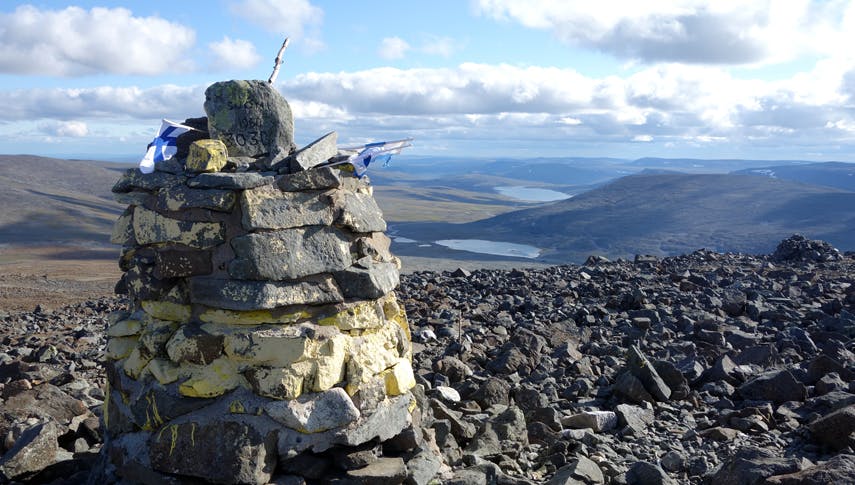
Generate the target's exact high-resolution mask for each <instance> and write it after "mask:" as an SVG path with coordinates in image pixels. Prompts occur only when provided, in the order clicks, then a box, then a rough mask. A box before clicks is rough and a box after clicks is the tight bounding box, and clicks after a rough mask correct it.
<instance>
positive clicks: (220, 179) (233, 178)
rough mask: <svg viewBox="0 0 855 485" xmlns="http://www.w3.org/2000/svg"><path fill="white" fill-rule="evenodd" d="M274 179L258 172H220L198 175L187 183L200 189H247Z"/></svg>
mask: <svg viewBox="0 0 855 485" xmlns="http://www.w3.org/2000/svg"><path fill="white" fill-rule="evenodd" d="M274 180H275V179H274V177H273V176H270V175H264V174H261V173H258V172H241V173H223V172H218V173H201V174H199V175H196V176H195V177H193V178H191V179H190V180H188V181H187V185H188V186H190V187H196V188H200V189H226V190H245V189H254V188H256V187H261V186H263V185H269V184H272V183H273V182H274Z"/></svg>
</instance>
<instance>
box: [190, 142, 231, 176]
mask: <svg viewBox="0 0 855 485" xmlns="http://www.w3.org/2000/svg"><path fill="white" fill-rule="evenodd" d="M228 157H229V153H228V149H227V148H226V145H225V143H223V142H222V141H220V140H210V139H208V140H196V141H194V142H193V143H192V144H191V145H190V153H189V154H188V155H187V162H186V164H185V167H186V169H187V170H188V171H191V172H219V171H220V170H222V169H223V167H225V166H226V161H228Z"/></svg>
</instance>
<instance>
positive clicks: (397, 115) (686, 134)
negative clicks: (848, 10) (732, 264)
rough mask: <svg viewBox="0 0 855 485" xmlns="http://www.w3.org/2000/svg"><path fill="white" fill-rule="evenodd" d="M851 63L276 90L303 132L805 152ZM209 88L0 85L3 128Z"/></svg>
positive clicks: (822, 146) (345, 76)
mask: <svg viewBox="0 0 855 485" xmlns="http://www.w3.org/2000/svg"><path fill="white" fill-rule="evenodd" d="M853 64H855V61H853ZM853 68H855V65H849V66H845V65H840V66H837V67H835V68H834V69H831V68H830V67H829V66H827V65H824V64H823V63H819V64H817V66H816V68H815V69H814V70H813V71H809V72H803V73H799V74H797V75H795V76H791V77H790V78H789V79H783V80H777V81H765V80H758V79H753V80H752V79H748V80H746V79H740V78H738V77H734V76H733V75H732V74H730V73H729V72H728V71H727V70H726V69H724V68H720V67H711V66H699V65H682V64H657V65H654V66H649V67H646V68H643V69H640V70H638V71H637V72H632V73H627V74H625V75H624V76H622V77H621V76H615V75H612V76H606V77H590V76H585V75H582V74H580V73H578V72H576V71H575V70H573V69H561V68H554V67H548V68H547V67H537V66H527V67H524V66H511V65H504V64H499V65H490V64H474V63H465V64H461V65H459V66H457V67H452V68H441V69H440V68H437V69H432V68H431V69H428V68H419V69H394V68H388V67H387V68H377V69H370V70H364V71H356V72H337V73H328V72H326V73H314V72H309V73H304V74H300V75H297V76H295V77H294V78H291V79H288V80H286V81H283V82H281V83H279V84H278V87H279V88H281V91H282V92H283V93H285V95H286V97H287V99H288V101H289V103H290V104H291V106H292V109H293V112H294V115H295V119H296V122H297V123H296V125H297V130H296V131H297V133H296V135H297V138H298V140H300V141H301V142H308V141H311V140H312V139H314V138H317V137H318V136H320V135H322V134H323V133H325V132H327V131H330V130H338V131H339V132H341V133H342V134H343V135H344V136H350V137H354V138H366V139H371V138H373V139H384V138H390V137H401V138H403V137H404V136H416V137H417V138H418V139H419V140H420V142H423V143H425V145H420V146H437V147H439V146H449V145H453V146H456V147H458V149H460V150H466V149H477V148H475V147H472V144H475V143H481V144H483V145H484V146H489V147H492V148H491V149H496V150H498V149H500V147H501V149H503V150H505V149H506V150H513V152H511V151H508V153H517V154H519V150H518V149H517V148H520V149H523V148H526V147H529V148H526V149H531V150H534V148H531V147H536V146H538V145H537V144H538V143H539V142H541V141H543V142H544V143H542V144H540V145H539V146H540V147H559V146H565V147H566V146H569V145H572V146H573V147H580V146H586V144H587V145H588V146H591V147H592V148H591V151H599V152H600V155H601V154H602V153H601V152H602V150H603V147H604V146H608V145H606V144H611V143H614V144H620V143H623V144H626V145H627V146H629V145H632V146H634V147H636V149H641V148H640V147H642V146H645V147H651V148H649V150H654V149H656V148H657V147H658V148H659V149H665V148H667V147H703V146H709V145H710V144H715V145H716V146H719V147H727V148H728V149H731V148H733V147H739V146H743V145H744V146H751V147H768V149H769V150H773V151H774V150H778V151H781V150H783V149H784V148H783V147H789V148H792V149H793V150H798V147H800V146H804V147H811V149H810V150H809V151H810V152H811V153H814V152H818V151H820V150H823V151H824V150H826V147H831V146H840V145H842V144H845V143H851V142H852V139H853V136H855V128H853V127H855V111H853V109H852V105H851V103H849V102H848V99H849V98H848V96H849V93H848V92H847V91H846V90H847V89H848V88H847V86H848V84H847V79H848V76H850V74H849V73H851V72H852V71H853ZM204 90H205V86H203V85H202V86H190V87H180V86H169V85H164V86H156V87H152V88H146V89H142V88H137V87H108V86H102V87H97V88H86V89H44V88H40V89H25V90H17V91H9V92H0V105H3V106H4V107H5V109H4V110H2V111H0V125H2V124H3V123H4V122H5V123H6V124H7V125H13V124H14V123H13V122H15V121H19V120H32V119H35V120H55V121H57V122H67V123H68V124H66V125H60V124H55V125H44V128H43V130H44V129H53V130H54V131H55V132H56V133H58V132H59V130H60V128H61V127H62V129H64V130H65V133H66V134H67V135H70V134H73V133H74V131H73V127H74V126H75V125H73V124H71V123H73V122H84V123H87V124H88V125H89V126H96V124H97V123H101V124H103V123H110V122H112V120H128V119H130V120H146V122H148V120H156V119H159V118H161V117H166V118H170V119H177V120H180V119H182V118H183V117H189V116H199V115H201V114H202V103H203V101H204ZM81 113H86V117H85V118H83V117H81ZM78 127H79V125H78ZM80 132H81V131H80V130H78V131H77V133H80ZM342 143H345V141H344V140H343V141H342ZM515 144H516V145H515ZM515 146H518V147H517V148H515ZM698 149H699V150H700V148H698ZM609 150H610V151H611V150H612V149H611V148H609ZM807 151H808V150H807V149H805V151H803V152H799V151H794V152H793V153H789V154H785V155H786V156H788V157H791V158H793V157H798V156H799V153H805V152H807ZM666 155H667V153H666ZM779 156H783V155H779Z"/></svg>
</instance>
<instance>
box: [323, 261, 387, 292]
mask: <svg viewBox="0 0 855 485" xmlns="http://www.w3.org/2000/svg"><path fill="white" fill-rule="evenodd" d="M367 266H369V268H368V269H364V268H358V267H356V266H351V267H350V268H347V269H345V270H343V271H339V272H337V273H335V274H334V276H335V280H336V282H337V283H338V285H339V287H340V288H341V292H342V294H343V295H344V296H345V298H362V299H375V298H380V297H381V296H383V295H385V294H386V293H389V292H390V291H392V290H394V289H395V287H396V286H398V283H399V277H400V276H399V273H398V268H397V267H396V266H395V264H393V263H382V262H381V263H375V262H371V263H369V264H367Z"/></svg>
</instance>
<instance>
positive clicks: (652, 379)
mask: <svg viewBox="0 0 855 485" xmlns="http://www.w3.org/2000/svg"><path fill="white" fill-rule="evenodd" d="M626 360H627V368H628V369H629V372H630V373H632V375H634V376H635V377H637V378H638V380H640V381H641V383H642V384H643V385H644V388H645V389H646V390H647V392H649V393H650V395H651V396H653V397H654V398H655V399H656V400H658V401H667V400H668V398H670V397H671V389H670V388H669V387H668V385H667V384H665V381H663V380H662V377H660V376H659V373H657V372H656V369H655V368H654V367H653V365H652V364H651V363H650V361H649V360H647V357H645V356H644V354H642V353H641V350H639V348H638V347H636V346H635V345H633V346H631V347H630V348H629V352H628V354H627V359H626Z"/></svg>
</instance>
